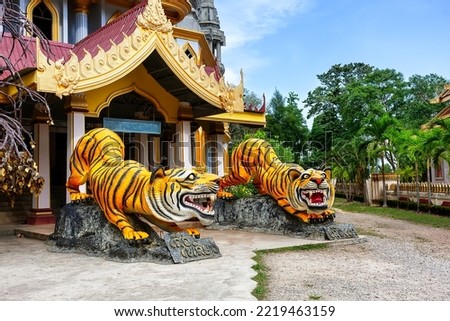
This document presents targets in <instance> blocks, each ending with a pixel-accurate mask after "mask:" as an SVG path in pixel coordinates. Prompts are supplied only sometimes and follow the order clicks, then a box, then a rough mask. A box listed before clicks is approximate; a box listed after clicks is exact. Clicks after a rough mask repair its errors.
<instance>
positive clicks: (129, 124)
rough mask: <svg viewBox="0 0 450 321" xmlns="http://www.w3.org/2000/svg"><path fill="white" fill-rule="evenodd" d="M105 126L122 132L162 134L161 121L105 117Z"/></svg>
mask: <svg viewBox="0 0 450 321" xmlns="http://www.w3.org/2000/svg"><path fill="white" fill-rule="evenodd" d="M103 127H105V128H109V129H111V130H113V131H115V132H121V133H141V134H153V135H160V134H161V122H159V121H151V120H136V119H122V118H103Z"/></svg>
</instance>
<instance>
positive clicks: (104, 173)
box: [66, 128, 219, 240]
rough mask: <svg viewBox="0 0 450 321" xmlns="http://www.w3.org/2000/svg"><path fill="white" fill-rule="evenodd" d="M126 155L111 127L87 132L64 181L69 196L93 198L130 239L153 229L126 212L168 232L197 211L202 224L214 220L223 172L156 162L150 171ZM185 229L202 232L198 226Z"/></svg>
mask: <svg viewBox="0 0 450 321" xmlns="http://www.w3.org/2000/svg"><path fill="white" fill-rule="evenodd" d="M123 157H124V144H123V141H122V139H121V138H120V137H119V136H118V135H117V134H116V133H114V132H113V131H111V130H109V129H106V128H98V129H93V130H91V131H89V132H87V133H86V134H84V135H83V136H82V137H81V138H80V139H79V141H78V143H77V145H76V146H75V149H74V151H73V153H72V156H71V159H70V172H71V174H70V177H69V179H68V180H67V183H66V187H67V190H68V192H69V193H70V198H71V201H72V202H79V201H83V200H85V199H88V198H93V199H94V200H95V201H96V202H97V203H98V205H99V206H100V208H101V209H102V210H103V213H104V214H105V216H106V218H107V219H108V221H109V222H111V223H112V224H114V225H115V226H117V227H118V228H119V230H120V231H121V232H122V235H123V237H124V238H125V239H128V240H142V239H147V238H148V237H149V235H148V234H147V233H146V232H143V231H136V230H135V229H134V228H133V227H132V226H131V224H130V222H129V220H128V219H127V215H126V214H127V213H137V214H140V215H142V216H143V217H145V218H146V219H147V220H148V221H150V222H151V223H153V224H155V225H156V226H158V227H160V228H161V229H163V230H165V231H169V232H180V231H183V229H182V228H180V227H178V226H177V225H176V224H174V223H176V222H182V221H185V220H188V219H190V218H194V217H195V218H198V219H199V221H200V222H201V223H202V224H203V225H208V224H210V223H212V222H213V219H214V209H213V205H214V201H215V199H216V193H217V191H218V189H219V185H218V182H219V176H217V175H214V174H209V173H202V174H200V173H198V172H196V171H194V170H188V169H183V168H175V169H169V170H164V169H163V168H158V169H156V170H155V171H154V172H153V173H152V172H150V171H148V170H147V169H146V168H145V167H144V166H143V165H142V164H140V163H138V162H136V161H132V160H127V161H126V160H124V159H123ZM86 182H88V183H89V189H90V191H91V193H90V194H85V193H80V190H79V186H80V185H83V184H84V183H86ZM185 231H186V232H187V233H188V234H191V235H193V236H195V237H199V235H200V234H199V232H198V230H196V229H186V230H185Z"/></svg>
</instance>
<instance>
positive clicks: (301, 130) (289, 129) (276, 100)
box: [266, 90, 308, 163]
mask: <svg viewBox="0 0 450 321" xmlns="http://www.w3.org/2000/svg"><path fill="white" fill-rule="evenodd" d="M298 101H299V98H298V95H297V94H295V93H293V92H290V93H289V95H288V97H287V99H285V98H284V97H283V96H282V95H281V93H280V92H279V91H278V90H275V92H274V95H273V97H272V99H271V101H270V104H269V108H268V113H267V116H266V122H267V125H266V131H267V132H268V134H269V136H271V137H273V138H275V139H276V140H277V141H279V142H281V143H282V144H285V145H287V146H291V147H292V149H293V151H294V153H295V155H296V157H295V162H297V163H299V162H300V155H301V153H302V151H303V146H304V144H305V143H306V140H307V138H308V127H307V126H306V120H305V118H304V117H303V114H302V111H301V110H300V108H299V107H298Z"/></svg>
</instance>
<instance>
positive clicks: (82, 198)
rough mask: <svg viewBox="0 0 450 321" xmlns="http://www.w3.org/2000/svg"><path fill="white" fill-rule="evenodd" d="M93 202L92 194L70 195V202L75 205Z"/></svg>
mask: <svg viewBox="0 0 450 321" xmlns="http://www.w3.org/2000/svg"><path fill="white" fill-rule="evenodd" d="M92 200H93V198H92V195H91V194H86V193H71V194H70V201H71V203H74V204H80V203H85V202H91V201H92Z"/></svg>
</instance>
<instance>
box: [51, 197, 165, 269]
mask: <svg viewBox="0 0 450 321" xmlns="http://www.w3.org/2000/svg"><path fill="white" fill-rule="evenodd" d="M128 217H129V220H130V222H131V224H132V225H133V226H134V227H135V228H137V229H139V230H141V231H145V232H147V233H148V234H149V235H150V238H149V243H148V244H136V243H135V244H132V242H130V241H128V240H125V239H124V238H123V236H122V233H121V232H120V231H119V229H118V228H117V227H116V226H114V225H113V224H111V223H109V222H108V220H107V219H106V218H105V216H104V215H103V213H102V211H101V209H100V208H99V207H98V206H97V205H96V204H90V205H89V204H67V205H65V206H64V207H63V208H62V209H61V212H60V214H59V215H58V217H57V218H56V225H55V232H54V233H53V234H52V235H51V236H50V240H49V244H50V246H51V247H50V249H49V250H50V251H51V252H71V253H83V254H86V255H89V256H103V257H105V258H106V259H108V260H113V261H119V262H142V261H143V262H155V263H163V264H171V263H173V260H172V257H171V255H170V253H169V250H168V248H167V246H166V244H165V241H164V240H163V239H162V238H161V237H159V235H158V234H157V233H156V232H155V231H154V230H153V229H152V228H151V227H150V226H149V225H147V224H145V223H144V222H142V221H141V220H140V219H139V218H138V217H137V216H136V215H129V216H128Z"/></svg>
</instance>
